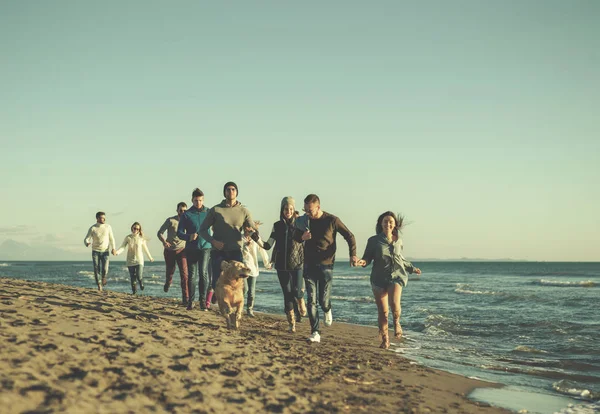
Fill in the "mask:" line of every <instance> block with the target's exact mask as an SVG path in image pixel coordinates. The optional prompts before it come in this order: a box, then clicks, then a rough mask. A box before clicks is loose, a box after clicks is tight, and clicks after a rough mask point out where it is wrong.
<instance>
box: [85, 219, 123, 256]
mask: <svg viewBox="0 0 600 414" xmlns="http://www.w3.org/2000/svg"><path fill="white" fill-rule="evenodd" d="M83 243H84V244H87V243H91V244H92V250H93V251H95V252H106V251H108V250H112V249H114V248H115V247H116V243H115V236H113V231H112V228H111V227H110V225H109V224H106V223H103V224H100V223H96V224H94V225H93V226H92V227H90V229H89V230H88V232H87V234H86V235H85V239H83Z"/></svg>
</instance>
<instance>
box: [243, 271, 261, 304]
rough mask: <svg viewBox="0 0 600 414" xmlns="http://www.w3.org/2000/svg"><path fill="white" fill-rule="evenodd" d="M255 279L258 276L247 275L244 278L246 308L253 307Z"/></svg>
mask: <svg viewBox="0 0 600 414" xmlns="http://www.w3.org/2000/svg"><path fill="white" fill-rule="evenodd" d="M256 279H258V277H252V276H248V277H247V278H245V279H244V296H246V295H248V296H247V299H246V308H248V309H252V308H254V296H255V295H254V294H255V292H256Z"/></svg>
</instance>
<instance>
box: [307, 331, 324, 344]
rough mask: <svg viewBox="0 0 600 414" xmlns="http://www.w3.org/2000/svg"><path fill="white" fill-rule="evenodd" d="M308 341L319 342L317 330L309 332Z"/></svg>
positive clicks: (319, 337) (319, 336)
mask: <svg viewBox="0 0 600 414" xmlns="http://www.w3.org/2000/svg"><path fill="white" fill-rule="evenodd" d="M308 342H321V335H319V332H317V331H314V332H313V333H311V334H310V336H309V337H308Z"/></svg>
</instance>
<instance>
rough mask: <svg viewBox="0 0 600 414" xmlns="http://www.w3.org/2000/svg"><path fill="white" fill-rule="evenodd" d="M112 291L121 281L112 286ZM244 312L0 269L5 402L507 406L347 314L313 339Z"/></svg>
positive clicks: (0, 372)
mask: <svg viewBox="0 0 600 414" xmlns="http://www.w3.org/2000/svg"><path fill="white" fill-rule="evenodd" d="M108 288H109V289H110V286H108ZM286 327H287V323H286V322H285V320H284V317H283V316H279V315H267V314H257V317H256V318H254V319H251V318H248V317H244V318H243V319H242V322H241V329H240V331H238V332H231V331H228V330H227V329H226V328H225V320H224V318H222V317H221V316H219V315H218V313H217V312H216V311H214V310H213V311H209V312H202V311H200V310H199V309H197V308H195V309H194V310H192V311H186V310H185V308H183V307H181V306H180V305H179V304H178V303H177V302H176V301H174V300H171V299H163V298H156V297H149V296H135V297H134V296H131V295H128V294H123V293H116V292H111V291H110V290H109V291H104V292H98V291H96V290H94V289H83V288H75V287H70V286H64V285H55V284H48V283H41V282H29V281H24V280H17V279H6V278H0V346H1V349H2V352H1V361H0V363H1V365H0V366H1V367H2V368H1V369H0V381H1V385H2V388H1V391H0V404H1V407H2V411H3V412H10V413H25V412H38V413H46V412H58V411H63V412H69V413H92V412H94V413H123V412H136V413H140V412H177V413H213V412H232V413H234V412H248V413H250V412H283V413H288V412H317V413H329V412H381V413H400V412H405V413H428V412H431V413H441V412H448V413H502V412H506V411H505V410H502V409H499V408H496V407H490V406H486V404H480V403H475V402H472V401H469V400H468V399H467V398H466V397H465V396H466V395H467V394H468V392H469V391H470V390H472V389H473V388H476V387H482V386H489V384H488V383H483V382H479V381H476V380H472V379H468V378H464V377H461V376H458V375H453V374H449V373H445V372H441V371H436V370H433V369H429V368H426V367H423V366H420V365H417V364H414V363H411V362H410V361H408V360H406V359H404V358H402V357H400V356H398V355H397V354H395V353H393V352H390V351H383V350H381V349H379V348H378V347H377V345H378V340H377V331H376V329H375V328H368V327H361V326H356V325H349V324H343V323H336V322H335V320H334V324H333V326H331V327H330V328H324V329H323V331H322V341H323V342H322V343H320V344H308V343H307V342H306V341H305V338H306V337H307V336H308V335H309V333H310V332H309V325H308V320H307V319H305V320H304V321H303V322H302V323H300V324H299V325H298V332H297V333H295V334H291V333H288V332H287V330H286Z"/></svg>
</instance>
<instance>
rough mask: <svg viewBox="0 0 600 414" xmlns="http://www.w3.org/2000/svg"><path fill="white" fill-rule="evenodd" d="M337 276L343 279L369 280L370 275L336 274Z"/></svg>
mask: <svg viewBox="0 0 600 414" xmlns="http://www.w3.org/2000/svg"><path fill="white" fill-rule="evenodd" d="M335 278H336V279H341V280H367V279H369V276H335Z"/></svg>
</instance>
